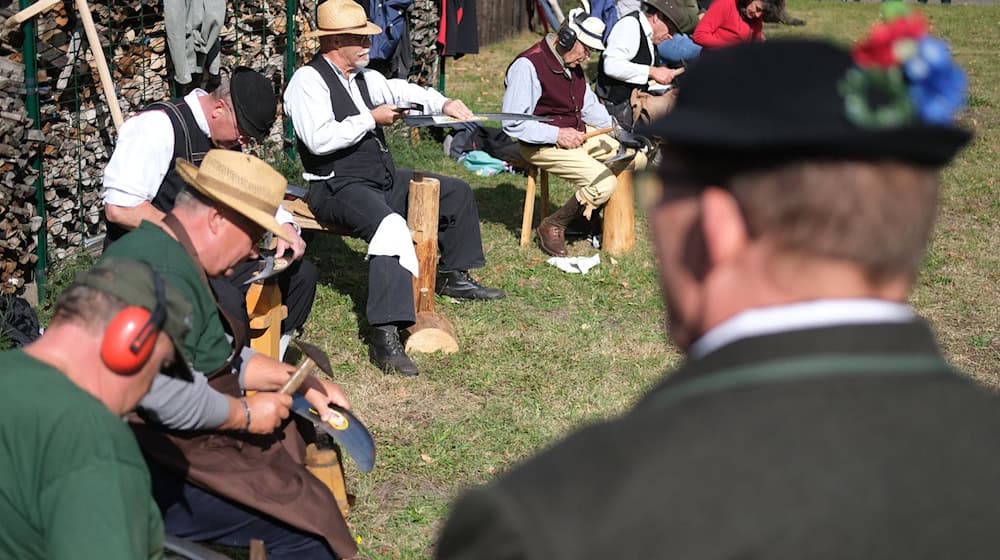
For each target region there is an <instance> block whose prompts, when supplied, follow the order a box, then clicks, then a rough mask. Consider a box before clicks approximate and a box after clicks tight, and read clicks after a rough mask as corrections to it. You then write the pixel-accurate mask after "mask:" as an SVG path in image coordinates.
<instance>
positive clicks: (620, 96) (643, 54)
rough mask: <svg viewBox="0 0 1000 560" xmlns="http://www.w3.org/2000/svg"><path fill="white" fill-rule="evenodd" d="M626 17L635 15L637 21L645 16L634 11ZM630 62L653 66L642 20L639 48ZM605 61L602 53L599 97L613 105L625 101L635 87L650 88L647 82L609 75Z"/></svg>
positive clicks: (598, 79) (598, 80) (598, 83)
mask: <svg viewBox="0 0 1000 560" xmlns="http://www.w3.org/2000/svg"><path fill="white" fill-rule="evenodd" d="M625 17H634V18H635V19H636V21H640V20H639V18H641V17H643V15H642V13H640V12H632V13H631V14H628V15H627V16H625ZM630 62H632V63H634V64H644V65H646V66H651V65H652V64H653V52H652V50H650V48H649V44H648V43H647V42H646V35H645V34H644V33H642V23H641V21H640V24H639V50H638V51H636V53H635V56H633V57H632V60H631V61H630ZM604 63H605V56H604V55H603V54H602V55H601V64H600V66H599V68H598V71H597V88H595V92H596V93H597V95H598V97H600V98H601V99H603V100H604V101H605V102H607V103H609V104H611V105H618V104H620V103H625V102H627V101H628V100H629V98H630V97H631V96H632V90H633V89H636V88H639V89H641V90H643V91H645V90H647V89H649V86H648V85H647V84H642V85H639V84H630V83H628V82H623V81H621V80H618V79H616V78H612V77H611V76H608V75H607V74H605V73H604Z"/></svg>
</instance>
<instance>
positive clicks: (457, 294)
mask: <svg viewBox="0 0 1000 560" xmlns="http://www.w3.org/2000/svg"><path fill="white" fill-rule="evenodd" d="M434 291H435V292H437V293H438V294H439V295H442V296H451V297H453V298H457V299H502V298H503V297H504V296H506V295H507V294H506V293H504V291H503V290H500V289H497V288H487V287H485V286H482V285H480V284H479V282H476V281H475V280H474V279H473V278H472V276H469V273H468V272H467V271H465V270H448V271H444V270H440V271H438V275H437V282H436V283H435V285H434Z"/></svg>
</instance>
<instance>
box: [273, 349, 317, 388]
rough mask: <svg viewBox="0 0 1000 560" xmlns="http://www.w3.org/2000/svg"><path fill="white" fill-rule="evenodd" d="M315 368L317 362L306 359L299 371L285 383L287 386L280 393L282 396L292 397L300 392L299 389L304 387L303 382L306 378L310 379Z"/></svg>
mask: <svg viewBox="0 0 1000 560" xmlns="http://www.w3.org/2000/svg"><path fill="white" fill-rule="evenodd" d="M315 368H316V362H314V361H313V360H312V358H306V359H305V361H303V362H302V364H301V365H300V366H299V369H297V370H295V373H293V374H292V376H291V377H289V378H288V381H285V384H284V385H283V386H282V387H281V389H280V390H279V391H278V392H279V393H281V394H282V395H291V394H292V393H294V392H295V391H298V390H299V387H301V386H302V382H304V381H305V380H306V377H309V374H310V373H312V370H313V369H315Z"/></svg>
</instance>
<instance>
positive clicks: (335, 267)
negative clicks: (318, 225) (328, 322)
mask: <svg viewBox="0 0 1000 560" xmlns="http://www.w3.org/2000/svg"><path fill="white" fill-rule="evenodd" d="M347 239H348V238H346V237H342V236H340V235H330V234H325V233H321V234H312V237H311V238H310V239H307V240H306V241H307V243H308V244H309V257H308V258H309V259H310V260H312V261H313V263H314V264H315V265H316V268H317V269H319V283H321V284H325V285H327V286H330V287H331V288H333V289H334V290H336V291H338V292H340V293H342V294H346V295H347V296H348V297H349V298H351V303H352V305H351V308H352V311H353V312H354V315H355V316H356V317H357V318H358V329H357V334H358V336H359V337H361V336H363V335H364V334H365V331H366V330H367V328H368V322H367V320H366V317H367V315H366V313H365V307H366V304H367V298H368V262H367V261H366V260H365V254H364V252H363V251H358V250H355V249H354V248H352V247H351V246H350V245H348V242H347Z"/></svg>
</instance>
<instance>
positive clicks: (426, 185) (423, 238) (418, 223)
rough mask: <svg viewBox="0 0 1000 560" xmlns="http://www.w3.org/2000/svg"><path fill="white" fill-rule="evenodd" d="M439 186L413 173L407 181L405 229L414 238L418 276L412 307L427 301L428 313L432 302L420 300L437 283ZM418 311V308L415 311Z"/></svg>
mask: <svg viewBox="0 0 1000 560" xmlns="http://www.w3.org/2000/svg"><path fill="white" fill-rule="evenodd" d="M440 201H441V182H440V181H438V180H437V179H434V178H431V177H427V178H424V177H423V176H422V175H420V174H418V173H415V174H414V175H413V180H412V181H410V193H409V202H408V206H407V208H408V210H407V213H406V225H407V226H409V228H410V233H411V234H412V235H413V244H414V248H415V249H416V252H417V262H418V265H419V270H420V276H418V277H415V278H414V279H413V303H414V306H417V307H418V306H419V305H420V304H421V300H424V301H429V303H426V304H425V305H428V306H429V308H428V309H423V310H422V311H434V298H433V297H429V298H421V297H420V292H421V289H423V288H426V289H427V292H428V293H430V294H433V293H434V281H435V280H436V279H437V243H438V208H439V207H440V204H441V202H440ZM418 309H419V307H418Z"/></svg>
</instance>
